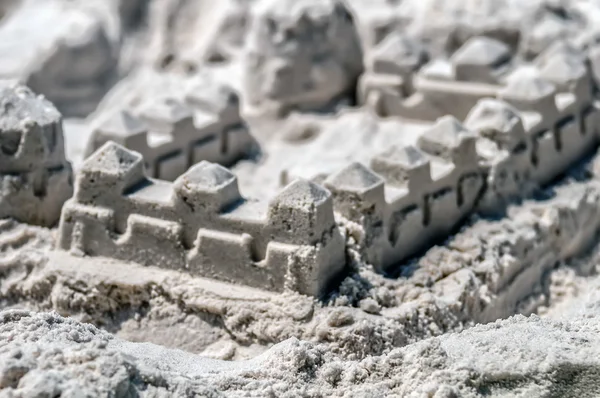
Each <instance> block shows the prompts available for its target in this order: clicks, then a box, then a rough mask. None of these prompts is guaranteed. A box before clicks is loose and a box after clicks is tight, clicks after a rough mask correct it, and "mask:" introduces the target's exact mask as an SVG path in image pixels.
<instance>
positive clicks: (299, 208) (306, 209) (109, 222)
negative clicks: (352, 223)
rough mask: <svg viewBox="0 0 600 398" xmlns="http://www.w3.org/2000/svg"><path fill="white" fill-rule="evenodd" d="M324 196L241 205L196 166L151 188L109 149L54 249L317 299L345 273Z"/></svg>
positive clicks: (299, 187) (87, 177) (136, 162)
mask: <svg viewBox="0 0 600 398" xmlns="http://www.w3.org/2000/svg"><path fill="white" fill-rule="evenodd" d="M332 205H333V203H332V199H331V195H330V193H329V192H328V191H327V190H325V189H323V188H322V187H319V186H317V185H315V184H313V183H311V182H308V181H296V182H294V183H292V184H290V185H289V186H288V187H286V188H285V189H284V190H283V191H282V192H280V193H279V195H277V196H276V197H275V198H273V199H272V200H271V201H270V202H269V203H266V202H261V201H252V200H247V199H244V198H242V197H241V195H240V193H239V191H238V185H237V179H236V177H235V176H234V175H233V174H231V173H230V172H229V171H228V170H227V169H225V168H223V167H222V166H220V165H216V164H213V163H209V162H206V161H204V162H200V163H199V164H197V165H195V166H193V167H192V168H190V169H189V170H188V171H187V172H186V173H185V174H183V175H181V176H180V177H179V178H177V180H176V181H175V182H174V183H168V182H165V181H161V180H154V179H149V178H147V177H146V176H145V173H144V162H143V158H142V156H141V155H140V154H138V153H136V152H133V151H129V150H127V149H125V148H124V147H122V146H120V145H118V144H115V143H113V142H109V143H107V144H105V145H104V146H103V147H101V148H100V149H99V150H98V151H96V152H95V153H94V154H93V155H92V156H91V157H89V158H88V159H87V160H86V161H85V162H84V164H83V165H82V167H81V170H80V171H79V173H78V176H77V179H76V184H75V196H74V197H73V198H72V199H70V200H69V201H68V202H67V204H66V205H65V207H64V209H63V213H62V218H61V223H60V238H59V246H60V247H61V248H62V249H65V250H71V251H72V252H74V253H80V254H84V255H89V256H106V257H112V258H117V259H121V260H128V261H134V262H137V263H141V264H145V265H157V266H162V267H169V268H172V269H180V270H187V271H188V272H191V273H192V274H196V275H199V276H204V277H210V278H214V279H218V280H222V281H227V282H233V283H239V284H244V285H248V286H252V287H257V288H263V289H267V290H274V291H282V290H283V289H284V288H287V289H292V290H295V291H298V292H300V293H303V294H307V295H315V296H318V295H320V294H321V293H323V292H324V291H325V289H326V286H327V284H328V282H330V281H331V280H332V278H334V277H335V276H336V275H337V274H338V273H339V272H340V271H341V270H342V269H343V268H344V266H345V245H344V240H343V238H342V236H341V234H340V232H339V230H338V228H337V226H336V224H335V220H334V216H333V206H332Z"/></svg>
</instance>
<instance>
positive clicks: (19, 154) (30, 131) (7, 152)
mask: <svg viewBox="0 0 600 398" xmlns="http://www.w3.org/2000/svg"><path fill="white" fill-rule="evenodd" d="M0 107H2V109H3V113H2V115H1V116H0V180H1V181H0V218H5V217H12V218H14V219H16V220H18V221H21V222H26V223H29V224H36V225H43V226H52V225H54V224H55V223H56V222H57V221H58V218H59V217H60V211H61V207H62V205H63V203H64V202H65V200H67V199H68V198H69V197H70V196H71V194H72V192H73V186H72V170H71V165H70V164H69V162H67V161H66V159H65V148H64V138H63V131H62V116H61V115H60V113H59V112H58V111H57V110H56V108H55V107H54V106H53V105H52V104H51V103H50V102H48V101H47V100H46V99H44V98H43V97H41V96H36V95H35V94H34V93H33V92H32V91H31V90H29V89H28V88H27V87H25V86H21V85H17V84H12V83H8V82H4V83H2V85H1V86H0Z"/></svg>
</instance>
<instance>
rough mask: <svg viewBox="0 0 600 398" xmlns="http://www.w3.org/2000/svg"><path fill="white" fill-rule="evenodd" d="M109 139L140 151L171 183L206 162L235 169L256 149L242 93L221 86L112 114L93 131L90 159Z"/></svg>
mask: <svg viewBox="0 0 600 398" xmlns="http://www.w3.org/2000/svg"><path fill="white" fill-rule="evenodd" d="M215 86H216V87H215ZM108 141H114V142H117V143H119V144H121V145H123V146H125V147H126V148H128V149H131V150H133V151H136V152H139V153H141V154H142V155H143V156H144V160H145V162H146V168H147V170H148V173H149V175H150V176H152V177H154V178H160V179H162V180H169V181H173V180H175V179H176V178H177V177H179V176H180V175H181V174H183V173H184V172H185V171H186V170H187V169H188V168H189V167H190V166H192V165H194V164H196V163H198V162H200V161H202V160H206V161H210V162H214V163H219V164H222V165H225V166H228V165H231V164H233V163H235V162H236V161H237V160H239V159H240V158H242V157H244V156H245V155H247V154H249V153H250V152H252V150H253V149H254V145H255V141H254V139H253V137H252V136H251V135H250V133H249V131H248V128H247V126H246V125H245V122H244V121H243V120H242V119H241V117H240V114H239V99H238V96H237V94H236V93H235V92H233V91H232V90H231V89H229V88H227V87H224V86H222V85H217V84H216V83H214V84H210V83H206V84H202V85H201V86H200V87H192V90H190V92H189V93H188V95H187V96H186V100H185V103H183V102H180V101H178V100H176V99H173V98H161V97H155V98H152V99H150V100H149V101H147V102H146V103H144V104H142V106H141V107H140V109H139V112H136V113H135V114H133V113H131V112H128V111H120V112H117V113H115V114H112V115H110V116H109V117H108V118H107V119H106V120H104V122H103V123H101V124H100V125H99V126H98V127H97V128H96V129H95V131H94V132H93V133H92V135H91V138H90V140H89V142H88V146H87V149H86V154H87V156H89V155H91V154H92V153H93V152H94V151H95V150H97V149H98V148H100V147H101V146H102V145H104V144H105V143H106V142H108Z"/></svg>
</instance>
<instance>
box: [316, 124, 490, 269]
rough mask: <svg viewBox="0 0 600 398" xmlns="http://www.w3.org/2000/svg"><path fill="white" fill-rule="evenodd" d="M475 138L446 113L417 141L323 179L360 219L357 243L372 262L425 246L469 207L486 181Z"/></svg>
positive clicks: (337, 202) (390, 260)
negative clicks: (360, 234) (361, 230)
mask: <svg viewBox="0 0 600 398" xmlns="http://www.w3.org/2000/svg"><path fill="white" fill-rule="evenodd" d="M475 143H476V136H475V135H474V134H472V133H470V132H469V131H467V130H466V129H465V128H464V127H463V126H462V125H461V124H460V123H459V122H458V121H457V120H456V119H455V118H453V117H451V116H448V117H444V118H441V119H440V120H438V121H437V123H436V124H435V125H434V126H433V127H432V128H431V129H430V130H428V131H426V132H425V133H424V134H423V135H422V136H421V137H420V138H419V140H418V145H417V147H415V146H406V147H402V148H399V147H392V148H390V149H388V150H386V151H384V152H382V153H380V154H378V155H376V156H374V157H373V159H372V160H371V164H370V165H369V167H367V166H365V165H363V164H361V163H356V162H355V163H352V164H350V165H349V166H347V167H345V168H344V169H342V170H340V171H339V172H337V173H335V174H333V175H331V176H329V177H328V178H327V179H326V180H325V183H324V184H325V186H326V187H327V188H328V189H329V190H330V191H331V192H332V194H333V197H334V207H335V209H336V211H337V212H338V213H339V214H341V215H342V216H343V217H345V218H347V219H349V220H351V221H354V222H357V223H359V224H360V225H362V226H363V231H364V236H363V237H362V241H361V243H360V244H361V245H363V247H364V254H365V255H366V256H367V258H368V260H369V261H370V262H371V263H372V264H373V265H374V266H375V267H376V268H378V269H379V270H381V271H383V270H385V269H386V268H388V267H390V266H392V265H394V264H396V263H398V262H399V261H401V260H403V259H406V258H408V257H410V256H412V255H414V254H416V253H418V252H419V251H420V250H423V249H425V248H426V247H427V245H428V244H430V243H431V242H432V241H435V240H437V239H439V238H441V237H444V236H446V235H447V234H449V233H450V232H451V231H452V230H453V229H454V228H455V227H456V226H457V225H458V224H459V223H460V222H461V221H462V220H463V219H464V217H465V216H467V215H468V214H470V213H471V212H472V211H473V208H474V206H475V205H476V203H477V200H478V199H479V197H480V195H481V192H482V189H483V187H484V176H483V174H482V173H481V169H480V167H479V163H478V158H477V153H476V148H475Z"/></svg>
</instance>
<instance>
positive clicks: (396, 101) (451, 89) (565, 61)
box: [359, 35, 592, 121]
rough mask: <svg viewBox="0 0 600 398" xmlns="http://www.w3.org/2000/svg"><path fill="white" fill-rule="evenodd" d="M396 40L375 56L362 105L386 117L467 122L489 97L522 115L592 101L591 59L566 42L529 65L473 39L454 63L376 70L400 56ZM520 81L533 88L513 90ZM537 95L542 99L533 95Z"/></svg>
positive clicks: (362, 87)
mask: <svg viewBox="0 0 600 398" xmlns="http://www.w3.org/2000/svg"><path fill="white" fill-rule="evenodd" d="M393 36H394V35H392V37H390V38H388V39H386V40H384V41H383V42H382V43H380V44H379V46H378V48H376V49H375V50H374V51H373V54H372V55H371V56H372V57H373V58H375V60H372V61H371V62H370V63H368V67H367V70H366V72H365V73H364V74H363V76H362V77H361V80H360V82H359V98H360V100H361V101H362V102H363V103H364V104H367V105H368V106H369V107H371V108H372V109H373V110H374V111H375V112H376V113H378V114H380V115H381V116H401V117H404V118H409V119H419V120H431V121H433V120H436V119H437V118H439V117H442V116H444V115H453V116H455V117H456V118H458V119H459V120H464V119H465V117H466V116H467V114H468V113H469V111H470V110H471V108H473V107H474V106H475V105H476V103H477V101H479V100H480V99H482V98H486V97H496V98H502V99H504V100H506V101H508V102H509V103H511V104H513V105H515V106H516V107H517V108H520V109H521V110H534V111H538V110H539V109H542V108H543V109H546V108H549V107H551V105H549V103H550V102H555V103H556V106H557V107H564V106H565V104H569V103H571V102H575V103H577V104H578V105H575V106H579V105H582V104H583V103H585V102H588V103H589V102H590V101H591V96H592V84H591V83H592V73H591V71H590V70H589V67H588V64H589V62H588V59H587V57H586V56H584V55H583V53H581V52H579V51H578V50H576V49H575V48H574V47H572V46H571V45H569V44H568V43H565V42H558V43H556V44H555V45H553V46H551V47H549V48H548V49H547V50H546V51H544V52H543V53H542V54H540V55H539V56H538V57H537V58H536V59H535V60H534V61H533V62H531V63H530V64H527V65H524V64H519V63H517V62H516V61H514V60H513V59H512V58H511V52H510V49H509V48H508V46H507V45H505V44H504V43H502V42H500V41H498V40H495V39H491V38H487V37H473V38H471V39H470V40H468V41H467V42H466V43H465V44H463V46H462V47H460V48H459V49H458V50H457V51H456V52H455V53H454V54H452V55H451V56H450V57H449V58H448V59H437V60H434V61H432V62H429V63H427V64H424V65H423V64H422V63H421V64H419V63H414V62H413V64H412V65H419V66H415V67H414V68H412V69H411V68H403V69H399V68H396V69H392V68H389V67H388V68H377V67H375V66H376V65H379V64H380V63H381V62H383V61H382V60H387V59H389V58H390V57H394V56H395V55H394V53H393V52H391V50H389V49H388V47H389V42H392V41H394V40H396V41H398V40H399V39H397V38H394V37H393ZM405 40H406V39H405ZM409 58H410V57H409ZM413 58H414V57H413ZM420 59H424V58H420ZM386 62H387V63H388V64H389V63H390V62H391V61H386ZM398 62H399V61H398ZM525 75H527V76H529V77H528V78H525V77H526V76H525ZM534 76H535V77H537V78H538V79H540V82H539V83H540V86H537V87H536V84H537V83H536V82H534V81H533V80H535V78H534ZM515 80H519V81H521V82H524V81H528V82H530V83H531V86H532V87H529V88H527V87H522V86H519V85H518V84H513V83H514V81H515ZM409 82H410V83H409ZM542 82H545V83H542ZM546 83H548V84H549V85H552V86H553V87H554V89H555V94H554V95H551V94H550V93H549V90H550V88H549V85H548V84H546ZM409 86H410V90H408V89H407V87H409ZM542 86H546V88H544V87H542ZM532 90H533V91H535V92H536V94H537V95H538V96H539V97H532V96H531V95H532V93H531V92H530V93H528V92H527V91H532ZM543 90H545V92H542V91H543ZM519 91H521V92H519ZM566 94H571V95H570V96H567V95H566ZM523 96H525V97H523ZM569 97H570V98H569ZM527 108H529V109H527Z"/></svg>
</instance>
